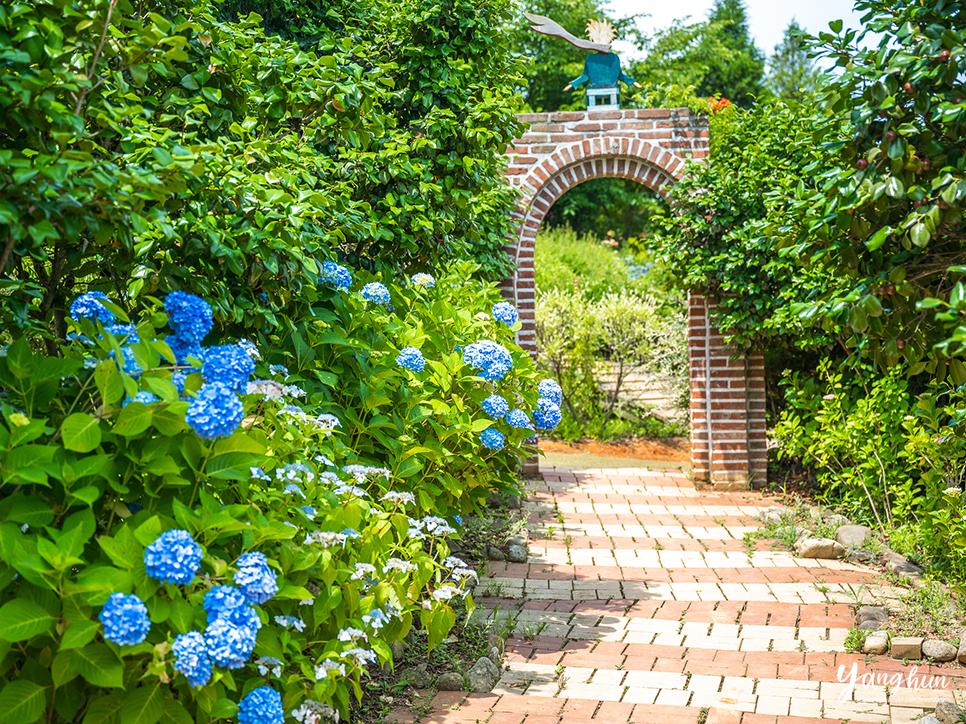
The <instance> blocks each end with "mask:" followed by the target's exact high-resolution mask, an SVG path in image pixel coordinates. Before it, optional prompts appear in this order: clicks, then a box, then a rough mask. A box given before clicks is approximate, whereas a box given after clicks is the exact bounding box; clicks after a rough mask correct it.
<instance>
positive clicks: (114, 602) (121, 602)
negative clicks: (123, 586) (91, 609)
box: [97, 593, 151, 646]
mask: <svg viewBox="0 0 966 724" xmlns="http://www.w3.org/2000/svg"><path fill="white" fill-rule="evenodd" d="M97 617H98V618H99V619H100V621H101V623H102V624H104V638H106V639H107V640H108V641H110V642H111V643H115V644H117V645H118V646H134V645H135V644H139V643H141V642H142V641H144V639H145V638H146V637H147V635H148V631H150V630H151V621H150V619H148V607H147V606H145V605H144V602H143V601H142V600H141V599H140V598H138V597H137V596H134V595H131V596H125V595H124V594H123V593H113V594H111V597H110V598H109V599H107V603H105V604H104V608H102V609H101V612H100V613H99V614H98V615H97Z"/></svg>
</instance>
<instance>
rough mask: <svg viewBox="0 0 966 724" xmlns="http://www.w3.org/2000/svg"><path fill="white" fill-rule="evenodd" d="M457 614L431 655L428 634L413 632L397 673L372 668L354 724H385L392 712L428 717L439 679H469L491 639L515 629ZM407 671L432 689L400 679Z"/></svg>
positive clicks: (509, 624) (500, 622)
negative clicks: (420, 674)
mask: <svg viewBox="0 0 966 724" xmlns="http://www.w3.org/2000/svg"><path fill="white" fill-rule="evenodd" d="M455 610H456V624H455V625H454V626H453V629H452V630H451V631H450V635H449V636H448V637H447V638H445V639H444V640H443V642H442V643H441V644H440V645H439V646H437V647H436V648H435V649H433V650H432V651H429V647H428V646H427V637H426V632H425V631H420V630H416V629H413V630H412V631H411V632H410V634H409V636H407V637H406V642H405V649H404V650H403V651H402V653H401V655H399V656H396V657H395V666H394V670H389V668H388V667H386V668H375V667H373V668H372V670H371V671H370V673H371V678H370V679H369V680H368V681H367V682H366V684H365V686H364V687H363V692H364V697H363V699H362V703H361V704H359V706H358V710H357V711H354V712H353V718H352V719H351V721H352V722H358V724H381V723H382V722H384V721H386V720H387V718H388V717H389V714H390V712H391V711H393V710H399V709H407V710H409V711H411V712H412V713H413V714H416V715H418V716H423V715H425V714H426V713H428V711H429V706H430V703H431V702H432V700H433V697H434V696H435V695H436V693H437V690H436V688H435V680H436V679H437V677H439V676H440V675H441V674H444V673H447V672H450V671H456V672H459V673H462V674H464V675H465V674H466V670H467V669H469V668H470V667H471V666H472V665H473V664H474V663H476V661H477V660H479V658H480V657H481V656H486V655H487V653H488V652H489V650H490V646H491V644H490V637H491V636H493V635H497V636H499V637H500V638H501V639H503V640H505V639H506V638H507V636H508V635H509V632H510V630H511V629H512V627H513V621H512V620H508V619H506V618H491V619H488V620H486V621H481V620H480V619H479V617H478V616H477V617H471V616H470V615H469V614H468V612H467V610H466V607H465V606H460V607H458V608H456V609H455ZM407 669H420V670H422V671H425V672H426V674H428V675H429V676H430V677H431V679H432V682H433V683H431V684H430V687H429V688H428V689H416V688H414V687H413V686H412V685H411V682H410V681H409V680H408V679H407V678H406V677H404V676H400V675H401V673H402V672H404V671H406V670H407Z"/></svg>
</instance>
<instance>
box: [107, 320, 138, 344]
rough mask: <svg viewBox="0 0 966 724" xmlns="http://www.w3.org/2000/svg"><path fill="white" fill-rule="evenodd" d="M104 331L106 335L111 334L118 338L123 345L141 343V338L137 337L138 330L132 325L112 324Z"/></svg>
mask: <svg viewBox="0 0 966 724" xmlns="http://www.w3.org/2000/svg"><path fill="white" fill-rule="evenodd" d="M104 331H105V332H107V333H108V334H113V335H114V336H115V337H120V338H121V340H120V341H122V342H124V343H125V344H137V343H138V342H140V341H141V337H140V336H139V335H138V329H137V327H135V326H134V325H133V324H112V325H110V326H108V327H105V328H104Z"/></svg>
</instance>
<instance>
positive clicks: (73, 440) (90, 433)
mask: <svg viewBox="0 0 966 724" xmlns="http://www.w3.org/2000/svg"><path fill="white" fill-rule="evenodd" d="M60 434H61V437H62V438H63V440H64V447H66V448H67V449H68V450H73V451H74V452H79V453H88V452H90V451H91V450H93V449H94V448H96V447H97V446H98V445H100V444H101V428H100V426H99V424H98V421H97V418H96V417H94V416H93V415H88V414H87V413H86V412H75V413H74V414H73V415H71V416H70V417H68V418H67V419H66V420H64V424H63V425H61V427H60Z"/></svg>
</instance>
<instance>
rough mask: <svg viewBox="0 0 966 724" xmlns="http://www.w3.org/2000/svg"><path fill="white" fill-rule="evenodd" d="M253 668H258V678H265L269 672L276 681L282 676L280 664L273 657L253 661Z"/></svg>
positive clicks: (263, 657)
mask: <svg viewBox="0 0 966 724" xmlns="http://www.w3.org/2000/svg"><path fill="white" fill-rule="evenodd" d="M255 666H257V667H258V674H259V676H266V675H267V674H268V672H269V671H271V672H272V676H274V677H275V678H276V679H277V678H279V677H280V676H281V675H282V662H281V661H279V660H278V659H276V658H275V657H274V656H262V657H260V658H257V659H255Z"/></svg>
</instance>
